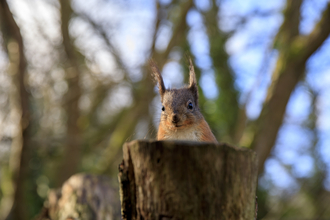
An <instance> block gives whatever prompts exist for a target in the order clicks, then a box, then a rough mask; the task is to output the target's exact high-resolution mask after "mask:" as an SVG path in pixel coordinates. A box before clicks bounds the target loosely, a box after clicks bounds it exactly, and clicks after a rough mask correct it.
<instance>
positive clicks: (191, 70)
mask: <svg viewBox="0 0 330 220" xmlns="http://www.w3.org/2000/svg"><path fill="white" fill-rule="evenodd" d="M189 89H190V90H191V91H192V92H193V94H194V97H195V101H196V103H198V87H197V80H196V74H195V69H194V65H193V63H192V61H191V58H190V57H189Z"/></svg>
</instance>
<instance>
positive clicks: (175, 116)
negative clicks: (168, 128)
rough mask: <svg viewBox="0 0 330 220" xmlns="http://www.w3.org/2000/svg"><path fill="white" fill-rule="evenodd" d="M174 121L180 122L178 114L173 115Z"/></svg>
mask: <svg viewBox="0 0 330 220" xmlns="http://www.w3.org/2000/svg"><path fill="white" fill-rule="evenodd" d="M172 122H173V123H178V122H179V118H178V116H177V115H173V116H172Z"/></svg>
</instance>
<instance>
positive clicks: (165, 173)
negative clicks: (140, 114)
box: [119, 141, 258, 220]
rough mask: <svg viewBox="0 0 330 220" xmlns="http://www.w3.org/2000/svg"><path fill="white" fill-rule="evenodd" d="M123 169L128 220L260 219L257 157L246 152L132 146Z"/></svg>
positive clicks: (174, 144)
mask: <svg viewBox="0 0 330 220" xmlns="http://www.w3.org/2000/svg"><path fill="white" fill-rule="evenodd" d="M123 153H124V154H123V162H122V163H121V164H120V166H119V182H120V198H121V205H122V217H123V219H134V220H135V219H144V220H149V219H157V220H159V219H162V220H165V219H198V220H201V219H207V220H210V219H231V220H239V219H249V220H251V219H254V218H255V198H256V186H257V174H258V172H257V157H256V154H255V153H254V152H253V151H251V150H249V149H245V148H236V147H231V146H228V145H226V144H217V145H215V144H211V143H201V142H184V141H132V142H130V143H126V144H125V145H124V147H123Z"/></svg>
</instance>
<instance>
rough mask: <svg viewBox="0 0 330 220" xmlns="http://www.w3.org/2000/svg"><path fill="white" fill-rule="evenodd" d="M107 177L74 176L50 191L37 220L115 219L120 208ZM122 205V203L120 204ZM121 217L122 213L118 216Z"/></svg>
mask: <svg viewBox="0 0 330 220" xmlns="http://www.w3.org/2000/svg"><path fill="white" fill-rule="evenodd" d="M117 199H118V198H117V196H116V191H115V190H114V189H113V188H112V187H111V186H110V179H109V178H107V177H106V176H98V175H92V174H83V173H80V174H75V175H73V176H71V177H70V178H69V179H68V180H67V181H66V182H65V183H64V184H63V186H62V188H61V189H58V190H51V191H50V192H49V195H48V199H47V201H46V202H45V205H44V207H43V209H42V211H41V213H40V215H39V216H38V217H37V218H36V219H38V220H46V219H52V220H70V219H80V220H101V219H104V220H114V219H119V218H117V216H116V214H117V213H116V209H117V208H118V210H119V206H117V204H118V203H119V202H118V200H117ZM118 205H119V204H118ZM118 214H119V213H118Z"/></svg>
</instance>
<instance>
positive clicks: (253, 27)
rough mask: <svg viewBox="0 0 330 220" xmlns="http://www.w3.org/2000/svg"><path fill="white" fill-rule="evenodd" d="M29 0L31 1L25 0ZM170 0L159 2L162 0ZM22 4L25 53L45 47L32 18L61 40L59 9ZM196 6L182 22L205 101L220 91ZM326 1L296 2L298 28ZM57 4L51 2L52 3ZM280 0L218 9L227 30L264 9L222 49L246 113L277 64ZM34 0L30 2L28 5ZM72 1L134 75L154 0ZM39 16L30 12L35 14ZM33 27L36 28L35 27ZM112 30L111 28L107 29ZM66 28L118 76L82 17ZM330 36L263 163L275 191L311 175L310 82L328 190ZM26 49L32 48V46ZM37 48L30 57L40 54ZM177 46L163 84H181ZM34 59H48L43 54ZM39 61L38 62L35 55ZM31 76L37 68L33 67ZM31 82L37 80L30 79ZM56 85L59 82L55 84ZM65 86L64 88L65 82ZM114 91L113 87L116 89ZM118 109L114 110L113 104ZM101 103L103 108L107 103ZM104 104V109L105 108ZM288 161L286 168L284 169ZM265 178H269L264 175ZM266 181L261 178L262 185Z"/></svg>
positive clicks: (166, 32) (231, 3)
mask: <svg viewBox="0 0 330 220" xmlns="http://www.w3.org/2000/svg"><path fill="white" fill-rule="evenodd" d="M29 2H31V1H29ZM50 2H51V1H50ZM169 2H170V0H161V3H162V4H168V3H169ZM32 3H33V5H32V6H31V5H28V4H27V3H26V1H23V0H13V1H11V6H12V8H13V11H14V13H15V14H16V15H17V20H18V23H19V24H20V25H21V26H22V27H23V28H22V33H23V36H24V37H25V40H26V44H27V45H28V46H27V49H28V50H31V51H38V53H41V52H42V51H47V44H46V43H45V42H42V41H38V42H36V41H35V36H33V34H32V33H33V32H32V31H31V30H33V22H34V19H39V20H41V21H42V24H43V28H44V31H45V33H46V34H47V35H48V36H49V38H50V39H51V40H52V41H54V42H57V41H58V40H59V39H60V36H59V35H58V30H59V24H58V21H59V14H58V13H57V11H56V10H55V9H54V7H53V6H52V5H51V4H50V3H47V1H42V0H35V1H32ZM195 3H196V5H197V8H196V9H192V10H190V11H189V13H188V15H187V18H186V19H187V23H188V26H189V28H190V30H189V33H188V40H189V43H190V44H191V48H192V51H191V53H192V54H193V55H194V56H195V57H196V65H197V66H198V67H199V68H201V70H202V77H201V80H200V85H201V87H202V89H203V91H204V93H205V96H206V97H207V98H209V99H214V98H215V97H216V96H217V95H218V94H219V90H218V89H217V87H216V85H215V83H214V72H213V70H212V61H211V59H210V57H209V49H210V48H209V47H210V46H209V42H208V38H207V35H206V30H205V27H204V26H203V18H202V16H201V14H200V11H206V10H207V9H208V8H209V7H210V1H208V0H199V1H195ZM326 3H327V1H326V0H317V1H315V0H305V1H304V4H303V6H302V22H301V25H300V32H301V33H302V34H308V33H310V31H311V30H312V29H313V26H314V24H315V23H316V22H317V21H318V19H319V18H320V16H321V12H322V10H323V8H324V6H325V4H326ZM54 4H57V3H54ZM284 4H285V1H284V0H272V1H258V0H224V1H222V5H221V12H220V14H219V18H220V20H219V22H220V27H221V29H222V30H223V31H226V32H229V31H233V30H235V29H236V28H237V22H238V19H237V18H238V17H239V16H247V15H249V14H251V12H253V11H256V10H258V11H262V12H269V15H268V16H263V17H260V16H257V15H256V16H253V17H251V18H250V19H249V20H248V22H247V23H246V24H245V25H244V26H240V28H239V29H238V30H237V31H236V32H235V33H234V34H233V35H232V37H231V38H230V39H229V40H228V42H227V43H226V51H227V52H228V54H229V55H230V58H229V64H230V66H231V67H232V69H233V70H234V73H235V75H236V81H235V84H236V86H237V88H238V89H239V90H240V92H241V97H240V103H241V104H242V103H244V102H246V100H247V94H248V93H250V92H251V91H252V93H251V94H252V95H251V98H250V99H249V101H248V103H247V115H248V117H249V118H250V119H255V118H257V117H258V115H259V113H260V110H261V107H262V103H263V101H264V99H265V95H266V92H267V87H268V86H269V83H270V77H271V73H272V71H273V68H274V66H275V64H276V58H277V52H276V51H273V50H272V49H271V47H272V39H273V37H274V36H275V34H276V32H277V30H278V28H279V27H280V25H281V22H282V21H283V17H282V14H281V12H282V10H283V8H284V6H285V5H284ZM34 6H36V7H34ZM73 7H74V8H75V9H76V10H77V11H78V12H85V13H88V14H89V15H90V16H91V17H92V18H93V19H95V20H96V21H99V22H100V24H102V25H103V26H104V27H106V28H107V30H108V33H107V34H108V35H109V36H111V37H112V39H114V45H115V46H116V48H117V49H118V50H119V51H120V52H121V55H122V57H123V58H124V60H125V63H126V65H127V66H128V67H129V69H130V72H131V74H130V77H131V80H132V81H138V80H140V79H141V77H142V72H141V71H140V70H136V69H137V68H136V67H138V66H139V65H142V64H143V63H144V62H145V60H146V59H148V56H149V54H148V49H149V47H150V42H151V39H152V36H153V33H152V30H153V25H154V19H155V3H154V1H152V0H138V1H133V0H127V1H123V2H122V1H111V0H110V1H96V0H86V1H78V0H75V1H73ZM36 14H37V15H38V16H35V15H36ZM34 30H36V29H35V28H34ZM113 30H115V31H113ZM71 34H72V35H73V36H75V37H76V41H75V43H76V44H77V45H79V46H80V47H81V48H82V50H83V51H84V52H85V53H86V55H87V57H88V58H89V59H90V61H91V62H90V64H89V65H90V66H89V67H90V68H91V69H92V70H93V71H95V72H99V73H100V75H101V76H104V79H106V78H107V77H109V76H110V77H111V79H112V80H114V81H116V80H117V81H120V80H121V77H120V76H121V74H120V70H118V68H117V67H116V65H115V62H114V61H113V56H112V55H111V54H110V53H108V51H107V50H105V49H104V42H102V40H101V39H100V38H98V37H97V36H95V35H94V34H93V31H92V29H91V27H90V26H89V25H88V24H86V23H85V22H84V21H83V20H81V19H75V20H74V21H72V23H71ZM171 34H172V24H171V23H170V22H168V23H162V28H161V31H160V33H159V35H158V38H157V42H156V48H157V49H158V50H164V49H165V48H166V46H167V43H168V41H169V38H170V36H171ZM329 51H330V39H328V40H327V41H326V42H325V43H324V45H323V46H322V48H321V49H320V50H319V51H317V52H316V53H315V55H313V57H312V58H311V59H310V60H309V61H308V63H307V69H306V71H307V74H306V79H305V82H304V83H300V84H299V86H298V87H297V88H296V90H295V91H294V92H293V95H292V97H291V98H290V101H289V104H288V107H287V115H286V118H285V124H284V125H283V127H282V128H281V130H280V133H279V137H278V140H277V143H276V146H275V148H274V151H273V156H272V158H271V159H269V160H268V161H267V163H266V168H265V172H266V173H265V175H264V177H263V180H265V181H263V182H267V181H270V182H272V184H273V186H274V187H277V188H278V189H283V190H284V189H286V188H288V187H291V188H297V187H299V185H298V183H297V182H296V181H295V179H294V178H293V177H299V178H308V177H310V176H311V175H312V174H313V171H314V166H315V161H314V159H313V157H311V155H310V153H311V149H310V146H311V141H312V138H313V135H312V134H311V132H310V131H308V129H306V128H305V127H304V126H303V123H304V121H305V120H306V119H307V117H308V115H309V114H310V111H311V108H310V104H311V95H310V91H309V90H308V88H309V87H311V88H312V89H313V90H314V91H315V92H317V93H318V99H317V113H318V120H317V131H318V136H319V138H320V141H319V143H318V145H317V148H316V151H317V154H318V155H319V159H321V160H322V161H324V163H325V164H326V166H327V170H328V176H327V182H326V183H325V186H326V187H327V189H329V190H330V97H329V94H330V59H329V57H330V54H329V53H330V52H329ZM31 53H32V52H31ZM38 53H36V55H38ZM180 56H181V54H179V52H174V53H171V56H170V59H171V60H170V62H168V63H167V64H166V65H165V66H164V69H163V75H164V80H165V84H166V86H169V87H179V86H181V85H182V84H183V83H184V82H183V70H182V68H181V67H180V65H179V64H178V58H179V57H180ZM40 59H45V62H49V63H51V62H52V61H51V60H49V59H48V60H47V54H46V55H43V56H41V55H40ZM34 62H35V63H36V65H37V62H40V61H36V60H35V61H34ZM35 74H36V75H37V73H35ZM34 83H37V82H34ZM58 88H61V86H60V85H59V87H58ZM64 89H65V88H64ZM116 89H118V90H120V91H124V92H121V94H124V95H121V96H118V97H117V96H114V97H112V98H113V99H115V100H119V101H118V106H119V107H122V106H125V105H129V104H131V101H132V100H131V99H130V88H129V87H127V85H122V87H120V88H116ZM118 94H119V93H118ZM119 107H118V108H119ZM105 108H106V107H105ZM106 110H109V109H106ZM286 166H292V172H289V171H288V169H286V168H285V167H286ZM266 180H267V181H266ZM265 185H267V184H265Z"/></svg>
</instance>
